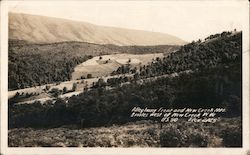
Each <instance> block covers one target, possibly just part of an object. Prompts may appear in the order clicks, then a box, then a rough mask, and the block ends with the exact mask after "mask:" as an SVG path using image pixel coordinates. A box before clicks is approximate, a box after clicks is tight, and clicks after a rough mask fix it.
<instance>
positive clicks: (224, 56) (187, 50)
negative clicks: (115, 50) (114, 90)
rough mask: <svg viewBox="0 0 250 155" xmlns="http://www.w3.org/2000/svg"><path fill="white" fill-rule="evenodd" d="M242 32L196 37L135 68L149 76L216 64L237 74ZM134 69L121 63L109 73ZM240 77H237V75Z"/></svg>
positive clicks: (142, 74)
mask: <svg viewBox="0 0 250 155" xmlns="http://www.w3.org/2000/svg"><path fill="white" fill-rule="evenodd" d="M241 38H242V33H241V32H237V33H235V32H234V33H232V32H223V33H221V34H216V35H211V36H209V37H207V38H206V39H205V41H204V42H202V41H201V40H198V41H196V42H194V41H193V42H192V43H190V44H187V45H184V46H182V47H181V48H180V49H179V50H178V51H177V52H173V53H170V54H169V55H167V56H165V57H164V58H163V59H156V60H154V61H153V62H152V63H151V64H150V65H146V66H141V67H140V68H136V69H137V70H139V73H140V76H142V77H150V76H158V75H162V74H170V73H178V72H180V71H185V70H192V71H196V70H199V71H205V72H206V70H207V69H211V68H216V67H219V68H221V69H228V68H231V69H233V70H232V71H234V72H237V73H239V74H241V58H242V55H241V51H242V46H241V44H242V39H241ZM134 70H135V68H130V67H129V66H122V67H120V68H118V69H117V71H114V72H113V74H114V75H115V74H125V73H129V72H134ZM239 78H240V76H239Z"/></svg>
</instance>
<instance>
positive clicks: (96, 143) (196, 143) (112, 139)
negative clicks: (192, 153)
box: [9, 118, 241, 147]
mask: <svg viewBox="0 0 250 155" xmlns="http://www.w3.org/2000/svg"><path fill="white" fill-rule="evenodd" d="M240 126H241V121H240V118H234V119H233V118H230V119H229V118H228V119H222V120H221V121H220V122H216V123H215V124H213V123H208V124H206V123H191V122H186V121H185V122H184V121H181V120H180V121H179V122H177V123H166V124H163V127H162V129H161V128H160V124H159V123H156V122H151V121H139V122H135V123H127V124H125V125H113V126H110V127H98V128H87V129H78V128H72V127H71V128H66V127H60V128H52V129H32V128H18V129H11V130H9V146H19V147H23V146H36V147H37V146H56V147H58V146H61V147H69V146H71V147H72V146H74V147H161V146H163V147H170V146H171V147H229V146H230V147H233V146H234V147H236V146H240V145H241V128H240Z"/></svg>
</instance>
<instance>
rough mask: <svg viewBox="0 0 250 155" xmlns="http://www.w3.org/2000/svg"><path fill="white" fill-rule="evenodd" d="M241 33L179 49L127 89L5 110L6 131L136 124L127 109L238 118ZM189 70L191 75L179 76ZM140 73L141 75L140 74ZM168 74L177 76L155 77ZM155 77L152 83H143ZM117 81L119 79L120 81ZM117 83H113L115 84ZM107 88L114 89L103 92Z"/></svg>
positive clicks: (94, 90)
mask: <svg viewBox="0 0 250 155" xmlns="http://www.w3.org/2000/svg"><path fill="white" fill-rule="evenodd" d="M241 39H242V33H222V34H220V35H219V36H218V37H217V38H213V39H212V40H210V39H208V40H206V41H204V42H201V41H198V42H193V43H190V44H188V45H185V46H183V47H181V49H180V50H179V51H177V52H175V53H172V54H170V55H168V56H166V57H165V58H164V59H162V60H161V59H158V60H156V61H155V62H153V63H152V64H151V65H149V66H145V67H142V68H141V69H139V73H137V74H135V75H134V77H133V78H131V79H127V80H124V81H123V82H128V83H127V84H123V85H120V83H119V80H118V83H117V84H115V85H114V84H113V83H112V82H110V81H109V82H107V83H106V82H103V81H102V80H100V82H99V83H98V84H97V85H95V86H94V87H93V88H91V89H90V90H89V91H85V92H83V93H81V94H79V95H77V96H72V97H71V98H69V99H68V100H67V102H66V101H65V100H63V99H57V101H56V102H55V103H54V104H52V101H48V102H47V103H45V104H41V103H39V102H36V103H33V104H27V105H10V106H9V127H11V128H12V127H55V126H61V125H65V124H77V125H81V126H82V127H91V126H103V125H112V124H113V123H117V124H120V123H126V122H130V121H135V120H133V119H132V118H131V117H130V111H131V108H133V107H135V106H141V107H167V108H181V107H196V108H197V107H202V108H209V107H224V108H226V109H227V113H225V114H224V115H223V117H239V116H241V105H242V100H241V98H242V94H241V93H242V92H241V87H242V76H241V64H242V60H241V57H242V52H241V51H242V44H241ZM186 70H191V71H192V72H189V73H185V72H183V73H180V71H186ZM143 72H144V73H143ZM166 73H175V74H176V76H167V77H159V75H163V74H166ZM150 76H154V77H155V80H147V81H146V80H144V81H143V79H145V77H150ZM119 79H121V78H119ZM113 81H116V80H113ZM107 86H109V87H112V89H107Z"/></svg>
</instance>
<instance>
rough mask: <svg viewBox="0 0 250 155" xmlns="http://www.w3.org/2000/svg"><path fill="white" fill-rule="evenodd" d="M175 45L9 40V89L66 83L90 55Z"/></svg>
mask: <svg viewBox="0 0 250 155" xmlns="http://www.w3.org/2000/svg"><path fill="white" fill-rule="evenodd" d="M176 49H178V46H172V45H161V46H115V45H98V44H91V43H83V42H62V43H52V44H32V43H29V42H26V41H18V40H9V72H8V79H9V82H8V87H9V90H15V89H22V88H26V87H32V86H38V85H43V84H48V83H54V82H61V81H66V80H70V78H71V73H72V72H73V69H74V67H75V66H76V65H78V64H79V63H82V62H84V61H86V60H87V59H90V58H92V57H93V56H97V55H103V54H114V53H133V54H146V53H156V52H165V53H169V52H170V51H172V50H176Z"/></svg>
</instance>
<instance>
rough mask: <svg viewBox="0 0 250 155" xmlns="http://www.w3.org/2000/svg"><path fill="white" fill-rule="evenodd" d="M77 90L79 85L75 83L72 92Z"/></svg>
mask: <svg viewBox="0 0 250 155" xmlns="http://www.w3.org/2000/svg"><path fill="white" fill-rule="evenodd" d="M76 88H77V84H76V83H73V86H72V91H76Z"/></svg>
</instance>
